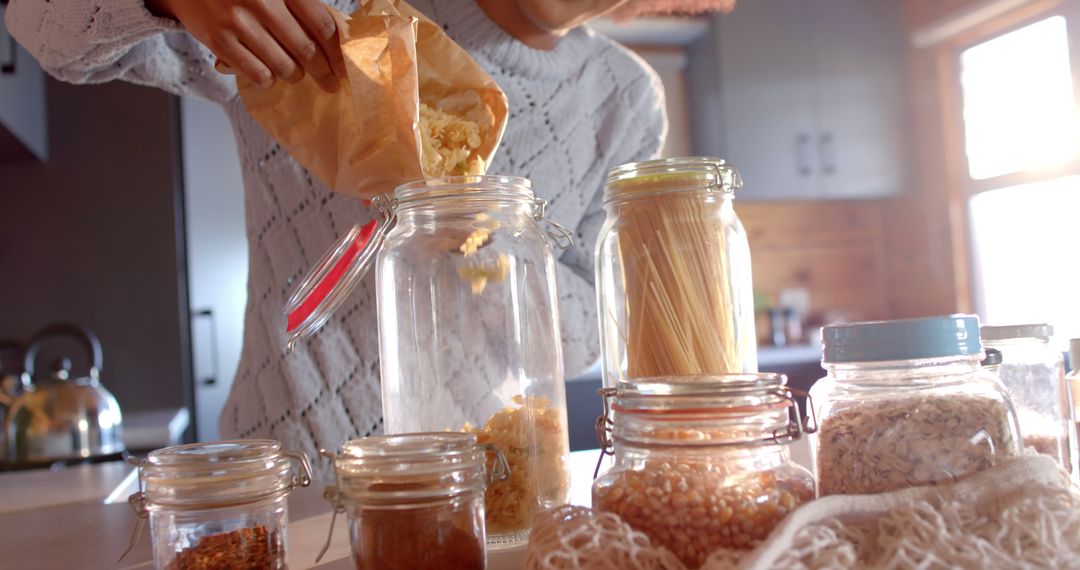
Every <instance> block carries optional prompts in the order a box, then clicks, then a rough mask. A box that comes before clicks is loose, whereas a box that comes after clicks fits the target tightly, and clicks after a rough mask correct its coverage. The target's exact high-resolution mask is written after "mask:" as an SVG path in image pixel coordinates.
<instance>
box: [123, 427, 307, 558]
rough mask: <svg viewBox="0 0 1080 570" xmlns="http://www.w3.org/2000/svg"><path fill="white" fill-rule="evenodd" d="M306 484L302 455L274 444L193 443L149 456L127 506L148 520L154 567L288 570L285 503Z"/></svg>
mask: <svg viewBox="0 0 1080 570" xmlns="http://www.w3.org/2000/svg"><path fill="white" fill-rule="evenodd" d="M310 483H311V468H310V465H309V464H308V459H307V457H306V456H305V455H304V454H303V453H296V452H290V451H282V450H281V444H280V443H278V442H276V441H272V440H234V441H221V442H214V443H195V444H189V445H177V446H173V447H166V448H163V449H159V450H157V451H152V452H150V454H149V455H148V456H147V458H146V460H144V461H143V462H141V463H140V464H139V485H140V488H141V490H140V491H139V492H138V493H136V494H134V495H132V496H131V498H130V499H129V501H130V502H131V503H132V504H133V505H134V506H135V508H136V511H137V512H138V513H139V515H140V518H142V517H147V516H148V517H149V519H150V535H151V537H152V541H153V548H154V565H155V567H156V568H158V570H166V569H167V570H201V569H205V568H216V569H222V570H227V569H249V568H259V569H268V570H275V569H284V568H286V565H285V548H286V525H287V523H288V518H289V517H288V511H289V509H288V504H287V502H286V498H287V496H288V494H289V492H290V491H292V490H293V489H294V488H296V487H297V486H302V487H306V486H308V485H309V484H310ZM139 524H141V522H140V523H139Z"/></svg>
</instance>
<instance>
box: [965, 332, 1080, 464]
mask: <svg viewBox="0 0 1080 570" xmlns="http://www.w3.org/2000/svg"><path fill="white" fill-rule="evenodd" d="M981 335H982V340H983V345H984V346H985V347H986V348H987V349H991V348H993V349H997V350H998V351H1000V352H1001V363H1000V365H999V366H998V369H997V373H998V376H999V377H1000V378H1001V382H1002V383H1003V384H1005V389H1006V391H1008V393H1009V398H1010V399H1011V400H1012V403H1013V406H1014V407H1015V408H1016V419H1017V421H1019V423H1020V433H1022V434H1023V436H1024V447H1025V448H1027V449H1032V450H1034V451H1035V452H1037V453H1041V454H1043V455H1049V456H1050V457H1053V458H1054V459H1056V460H1057V461H1058V463H1060V464H1061V467H1062V468H1063V469H1065V470H1067V471H1071V470H1072V459H1071V450H1070V449H1069V447H1070V442H1069V429H1070V427H1069V410H1070V409H1071V407H1072V404H1071V402H1070V396H1071V395H1070V393H1069V387H1068V386H1067V385H1066V383H1065V361H1064V359H1063V358H1062V355H1061V352H1059V351H1058V350H1057V349H1054V348H1051V347H1050V338H1051V337H1052V336H1054V327H1052V326H1050V325H1048V324H1045V323H1043V324H1031V325H1012V326H984V327H982V330H981Z"/></svg>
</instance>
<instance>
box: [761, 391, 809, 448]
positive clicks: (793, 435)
mask: <svg viewBox="0 0 1080 570" xmlns="http://www.w3.org/2000/svg"><path fill="white" fill-rule="evenodd" d="M776 394H777V395H778V396H780V397H782V398H784V399H785V400H788V402H790V405H789V406H788V423H787V429H786V430H785V431H783V432H780V431H779V430H777V431H776V432H773V437H772V440H773V441H774V442H776V443H789V442H793V441H798V440H800V439H802V437H803V436H804V435H809V434H812V433H816V432H817V416H816V415H815V413H814V399H813V398H811V397H810V393H809V392H804V391H802V390H798V389H796V388H792V387H790V386H784V387H782V388H779V389H777V390H776ZM796 396H802V397H804V398H806V410H807V412H808V416H807V417H806V421H805V422H804V421H803V417H802V413H801V412H800V411H799V402H798V401H797V400H796V399H795V397H796Z"/></svg>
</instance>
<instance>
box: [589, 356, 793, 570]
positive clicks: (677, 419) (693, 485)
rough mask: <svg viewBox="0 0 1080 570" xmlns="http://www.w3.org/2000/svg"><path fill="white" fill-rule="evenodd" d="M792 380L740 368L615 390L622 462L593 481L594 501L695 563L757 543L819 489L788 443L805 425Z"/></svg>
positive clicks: (614, 442)
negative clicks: (738, 371) (740, 371)
mask: <svg viewBox="0 0 1080 570" xmlns="http://www.w3.org/2000/svg"><path fill="white" fill-rule="evenodd" d="M786 381H787V379H786V377H784V376H783V375H780V374H732V375H724V376H709V377H700V378H693V379H688V380H687V381H685V382H683V381H680V383H667V382H664V381H648V382H639V383H622V384H620V385H618V387H617V388H616V389H615V390H613V391H608V396H609V397H610V398H611V399H612V401H611V411H613V412H616V414H615V419H614V424H613V426H612V429H611V434H610V438H608V437H607V435H603V436H602V439H604V440H605V441H602V442H601V443H602V444H603V445H604V447H605V448H606V449H612V448H613V452H614V455H615V465H614V466H613V467H612V468H611V469H609V470H608V471H607V472H606V473H605V474H604V475H603V476H602V477H601V478H600V479H597V480H596V481H595V482H594V483H593V508H594V509H596V510H598V511H602V512H609V513H614V514H616V515H618V516H619V517H621V518H622V519H623V520H624V521H625V522H626V523H627V524H629V525H630V526H631V527H633V528H634V529H635V530H638V531H641V532H643V533H645V534H646V535H648V536H649V538H650V539H651V540H652V541H653V543H654V544H658V545H660V546H663V547H665V548H667V549H668V550H671V551H672V552H673V553H674V554H675V555H676V556H678V558H679V559H680V560H681V561H682V562H683V563H684V564H686V566H687V567H689V568H697V567H699V566H701V564H702V563H704V561H705V559H706V558H707V557H708V556H709V555H710V554H711V553H712V552H714V551H716V550H718V549H721V548H723V549H731V550H746V549H751V548H753V547H755V546H757V545H758V544H759V543H760V542H762V541H763V540H765V538H766V537H767V536H768V535H769V533H770V532H772V530H773V528H774V527H776V525H777V524H779V522H780V521H781V520H782V519H783V518H784V516H786V515H787V513H789V512H791V511H792V510H793V509H795V508H796V507H798V506H799V505H800V504H802V503H804V502H807V501H809V500H811V499H813V498H814V480H813V477H812V476H811V475H810V473H809V472H808V471H807V470H806V469H804V468H802V467H800V466H799V465H797V464H796V463H795V462H794V461H792V459H791V455H790V452H789V448H788V444H789V443H791V442H793V441H795V440H798V439H800V438H801V437H802V436H803V433H804V425H803V422H802V420H801V417H800V414H799V408H798V405H797V404H796V403H795V400H794V398H793V395H792V393H791V391H790V390H788V389H787V388H786V386H785V384H786ZM609 445H610V447H609Z"/></svg>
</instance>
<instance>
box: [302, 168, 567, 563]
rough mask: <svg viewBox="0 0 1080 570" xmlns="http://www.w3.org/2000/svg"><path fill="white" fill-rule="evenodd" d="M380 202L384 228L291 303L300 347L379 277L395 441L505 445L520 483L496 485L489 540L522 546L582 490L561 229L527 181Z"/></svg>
mask: <svg viewBox="0 0 1080 570" xmlns="http://www.w3.org/2000/svg"><path fill="white" fill-rule="evenodd" d="M375 204H376V206H377V207H378V209H379V210H380V211H381V212H382V215H383V217H382V219H379V220H376V221H374V222H370V223H369V224H368V225H367V226H363V227H360V226H357V227H355V228H353V231H351V232H350V233H349V234H347V235H346V236H345V237H344V239H342V240H341V242H340V243H339V244H338V246H337V247H335V248H334V249H333V250H332V251H331V252H330V253H329V254H327V256H326V257H325V258H324V259H323V261H321V262H320V263H319V264H318V265H317V266H316V269H315V270H314V271H313V272H312V273H311V274H310V275H309V276H308V277H307V278H305V279H304V280H303V282H302V283H301V284H300V286H299V289H298V290H297V291H296V292H295V293H294V294H293V295H292V298H291V299H290V301H289V306H288V307H287V308H286V313H287V314H288V329H289V331H290V333H291V334H292V338H291V341H290V342H296V341H298V340H299V339H300V338H302V337H304V336H307V335H309V334H312V333H314V332H315V331H316V330H318V329H319V327H320V326H322V324H323V323H324V322H326V320H327V319H329V318H330V315H331V313H332V312H333V311H334V310H335V309H336V308H337V307H339V306H340V305H341V303H342V302H343V301H344V299H345V298H347V297H348V293H349V291H351V290H352V288H353V287H354V286H355V285H356V283H358V282H359V280H360V279H361V278H362V277H363V275H364V272H365V271H366V270H367V269H368V268H369V267H370V266H372V265H373V266H374V267H375V268H376V275H375V279H376V296H377V304H378V331H379V354H380V368H381V374H382V409H383V417H384V420H385V422H384V429H385V431H386V433H389V434H401V433H418V432H437V431H447V430H449V431H467V432H471V433H474V434H476V437H477V438H478V439H479V441H480V443H491V444H493V445H495V446H496V447H498V448H499V450H500V451H502V453H503V454H504V455H505V456H506V459H507V461H508V462H509V463H510V467H511V468H512V470H513V473H514V476H513V477H511V478H510V479H507V480H506V481H498V482H495V483H493V484H492V485H491V486H490V487H488V490H487V498H486V501H487V505H486V509H485V516H486V517H487V532H488V541H489V542H491V543H492V544H493V545H506V546H512V545H516V544H520V543H522V542H524V541H525V540H526V539H527V537H528V532H529V529H530V527H531V524H532V518H533V515H534V514H535V513H536V512H538V511H540V510H543V509H546V508H548V507H552V506H555V505H561V504H563V503H565V502H566V501H567V498H568V496H569V490H570V479H569V477H570V474H569V467H568V462H569V449H570V447H569V438H568V432H567V424H566V396H565V388H564V383H563V380H564V378H563V360H562V348H561V340H560V339H561V336H560V331H559V311H558V296H557V294H556V285H555V258H554V256H553V255H552V251H551V247H550V245H549V243H548V234H547V233H546V231H545V224H546V225H547V229H548V230H550V229H551V228H555V229H558V226H556V225H554V224H551V223H548V222H547V221H546V218H544V207H545V203H544V201H543V200H541V199H540V198H538V197H537V196H536V195H535V194H534V193H533V191H532V189H531V185H530V183H529V181H528V180H526V179H524V178H514V177H505V176H463V177H452V178H442V179H437V180H428V181H423V182H416V183H411V184H406V185H403V186H401V187H399V188H397V190H395V192H394V196H393V198H390V197H386V196H382V197H380V198H378V199H377V200H376V201H375ZM562 237H565V236H562ZM561 245H565V242H561ZM335 318H338V319H348V318H350V314H345V315H338V316H337V317H335ZM371 325H373V323H361V324H360V326H361V327H368V328H370V327H371ZM347 348H348V347H342V354H343V355H344V356H343V358H347V357H348V355H350V354H354V352H353V351H352V349H348V350H346V349H347Z"/></svg>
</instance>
